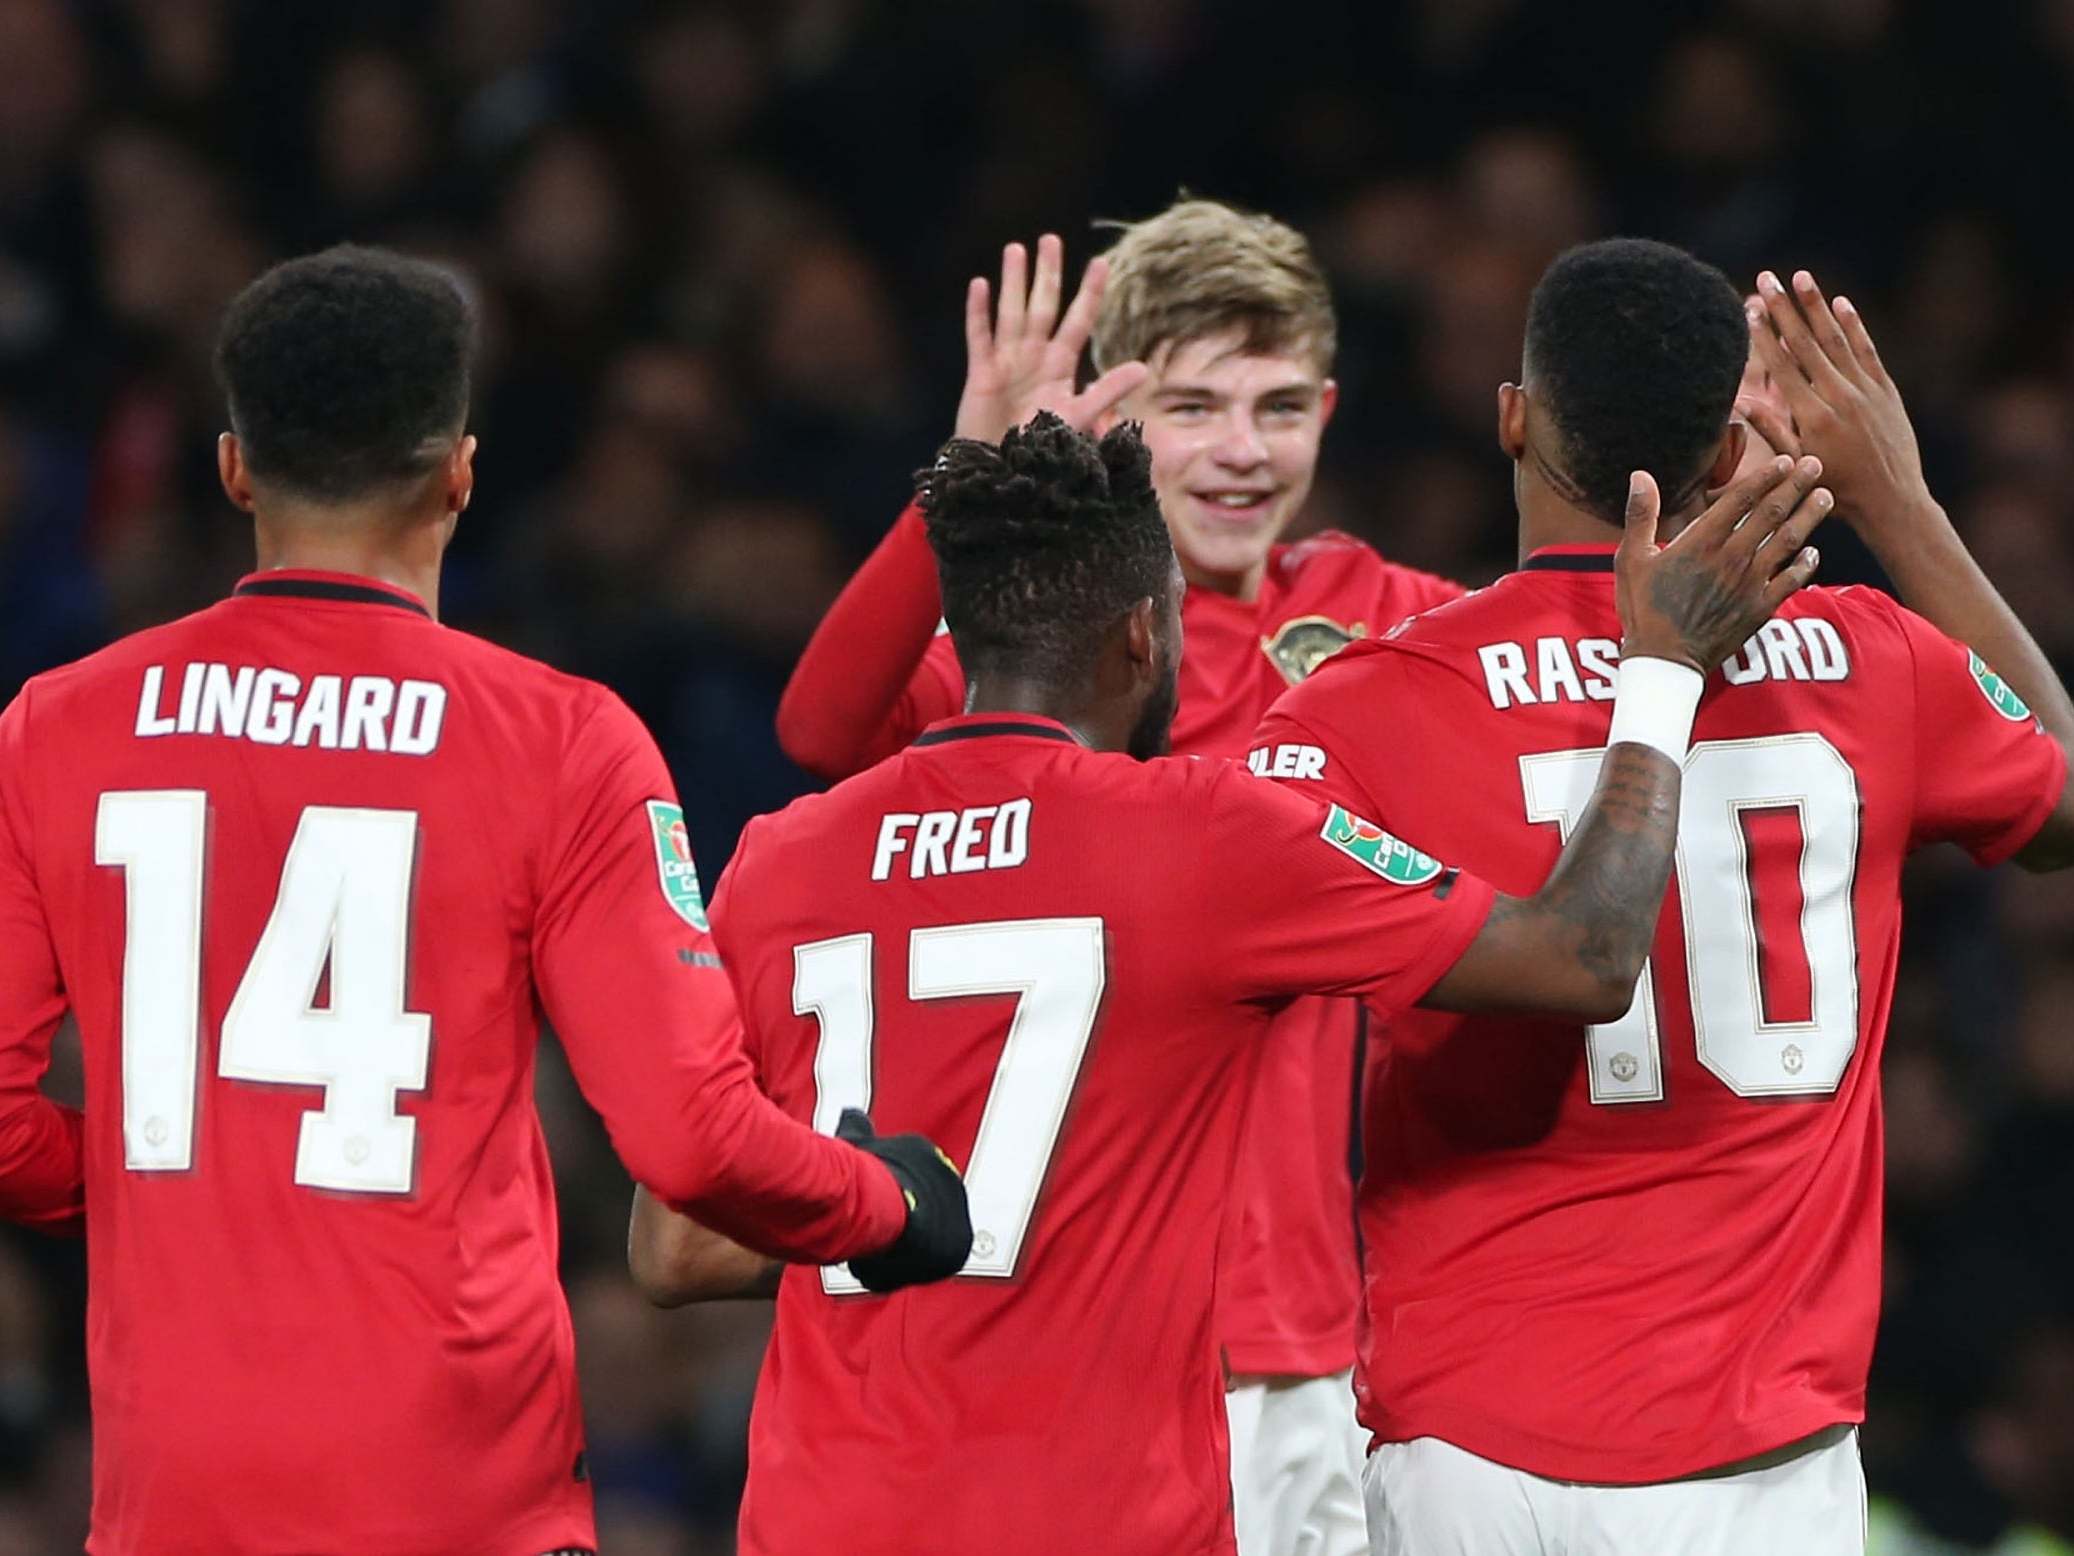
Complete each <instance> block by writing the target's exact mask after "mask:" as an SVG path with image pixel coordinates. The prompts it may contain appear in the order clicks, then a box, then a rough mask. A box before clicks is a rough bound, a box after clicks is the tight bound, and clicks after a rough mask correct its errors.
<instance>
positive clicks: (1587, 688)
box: [1577, 638, 1620, 702]
mask: <svg viewBox="0 0 2074 1556" xmlns="http://www.w3.org/2000/svg"><path fill="white" fill-rule="evenodd" d="M1577 663H1578V664H1579V665H1580V666H1582V667H1583V669H1584V695H1585V696H1587V697H1589V698H1591V700H1592V701H1593V702H1611V701H1612V700H1613V693H1614V690H1615V687H1614V680H1613V672H1614V669H1615V667H1616V666H1618V665H1619V663H1620V645H1619V644H1618V643H1616V642H1614V641H1613V639H1611V638H1581V639H1579V640H1578V644H1577Z"/></svg>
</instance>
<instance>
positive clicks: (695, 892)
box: [648, 800, 706, 933]
mask: <svg viewBox="0 0 2074 1556" xmlns="http://www.w3.org/2000/svg"><path fill="white" fill-rule="evenodd" d="M648 830H649V831H650V832H651V833H653V834H654V839H655V868H656V873H657V875H658V876H659V877H660V878H661V880H662V883H663V901H665V902H667V903H668V904H669V905H670V906H671V907H673V908H675V909H676V910H677V916H678V917H679V918H681V919H683V920H684V922H685V923H687V924H689V925H690V926H691V927H692V928H693V929H696V930H698V931H700V932H701V933H704V932H705V929H706V900H705V898H704V897H702V896H700V895H699V871H698V866H697V865H695V864H693V863H692V860H691V834H690V833H689V832H688V831H686V830H685V827H684V807H683V806H682V805H672V804H671V803H670V802H669V801H668V800H650V801H649V802H648Z"/></svg>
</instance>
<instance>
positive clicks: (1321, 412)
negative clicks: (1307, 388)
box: [1318, 378, 1339, 427]
mask: <svg viewBox="0 0 2074 1556" xmlns="http://www.w3.org/2000/svg"><path fill="white" fill-rule="evenodd" d="M1338 409H1339V380H1338V379H1337V378H1328V379H1326V380H1325V382H1324V383H1322V384H1320V385H1319V386H1318V425H1319V426H1321V427H1324V426H1329V425H1330V424H1331V422H1332V413H1333V412H1334V411H1336V410H1338Z"/></svg>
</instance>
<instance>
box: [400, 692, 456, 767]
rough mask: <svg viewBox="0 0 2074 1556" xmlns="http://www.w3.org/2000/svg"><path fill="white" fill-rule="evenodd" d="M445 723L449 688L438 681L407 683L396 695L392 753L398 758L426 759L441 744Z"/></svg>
mask: <svg viewBox="0 0 2074 1556" xmlns="http://www.w3.org/2000/svg"><path fill="white" fill-rule="evenodd" d="M445 721H446V688H445V687H444V686H441V685H440V684H439V683H438V682H437V681H405V682H404V683H403V685H402V686H401V687H400V688H398V690H397V693H396V722H395V723H394V724H393V725H392V726H391V727H390V730H389V749H390V750H391V751H393V752H395V753H396V754H397V755H398V756H425V755H427V754H429V753H430V752H431V750H432V748H433V747H435V746H437V745H438V744H439V727H440V725H441V724H443V723H444V722H445Z"/></svg>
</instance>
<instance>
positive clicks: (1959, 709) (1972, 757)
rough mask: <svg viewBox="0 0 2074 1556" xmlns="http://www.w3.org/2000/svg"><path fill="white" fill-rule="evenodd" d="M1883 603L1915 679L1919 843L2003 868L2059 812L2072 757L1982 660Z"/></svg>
mask: <svg viewBox="0 0 2074 1556" xmlns="http://www.w3.org/2000/svg"><path fill="white" fill-rule="evenodd" d="M1866 593H1868V594H1870V593H1871V591H1866ZM1875 598H1877V600H1878V603H1880V604H1883V605H1886V606H1887V608H1888V609H1889V610H1891V611H1892V613H1893V616H1894V620H1895V622H1896V623H1897V624H1898V625H1899V626H1900V628H1901V632H1902V636H1903V638H1904V640H1905V641H1906V642H1907V645H1908V652H1909V656H1910V659H1911V661H1912V667H1913V672H1914V676H1915V701H1916V795H1915V824H1914V827H1913V832H1912V837H1913V841H1915V842H1916V843H1919V844H1920V843H1933V842H1953V843H1957V844H1958V845H1959V846H1960V847H1962V848H1964V849H1965V850H1966V851H1967V852H1968V853H1969V854H1971V855H1972V856H1973V857H1974V859H1975V860H1976V861H1978V862H1979V863H1980V864H1982V865H1997V864H2000V863H2001V862H2002V861H2003V860H2005V859H2007V858H2009V857H2010V856H2011V855H2012V854H2015V853H2018V852H2020V851H2021V850H2022V849H2023V847H2024V845H2025V844H2026V843H2028V842H2030V841H2031V839H2032V838H2033V837H2035V836H2037V834H2038V829H2039V828H2040V827H2041V826H2043V825H2044V824H2045V818H2046V817H2047V816H2049V815H2051V814H2052V812H2053V809H2054V807H2055V806H2057V805H2058V804H2059V801H2060V791H2061V790H2062V789H2064V788H2065V787H2066V783H2067V755H2066V752H2065V751H2063V750H2062V749H2061V748H2060V743H2059V742H2058V741H2057V740H2054V739H2053V738H2052V737H2051V736H2050V735H2048V734H2047V733H2046V732H2045V729H2044V727H2043V726H2042V725H2041V724H2039V722H2038V720H2037V719H2036V718H2034V717H2033V716H2032V714H2031V710H2030V709H2029V708H2027V707H2025V706H2024V703H2023V701H2022V699H2021V698H2019V697H2018V696H2017V695H2016V692H2015V691H2014V689H2012V688H2010V687H2008V686H2006V685H2004V684H2003V682H2002V678H2001V677H2000V676H1998V675H1996V674H1995V672H1994V670H1993V668H1992V667H1991V666H1989V665H1988V664H1987V663H1986V662H1985V661H1983V660H1982V659H1981V657H1980V656H1979V655H1978V654H1976V653H1974V652H1973V651H1972V650H1971V649H1969V648H1968V647H1967V646H1966V645H1965V644H1964V643H1960V642H1958V641H1956V640H1955V639H1952V638H1949V637H1946V636H1945V635H1944V634H1943V633H1942V632H1940V631H1938V630H1937V628H1936V627H1934V626H1932V625H1931V624H1930V623H1929V622H1927V621H1925V620H1924V619H1923V618H1922V617H1920V616H1918V615H1917V614H1916V613H1915V612H1914V611H1911V610H1909V609H1908V608H1906V607H1905V606H1902V605H1897V604H1893V603H1892V602H1890V601H1887V600H1886V599H1885V597H1884V596H1878V597H1875Z"/></svg>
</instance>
